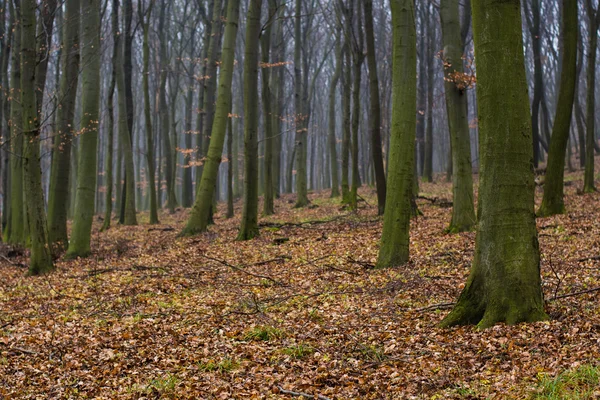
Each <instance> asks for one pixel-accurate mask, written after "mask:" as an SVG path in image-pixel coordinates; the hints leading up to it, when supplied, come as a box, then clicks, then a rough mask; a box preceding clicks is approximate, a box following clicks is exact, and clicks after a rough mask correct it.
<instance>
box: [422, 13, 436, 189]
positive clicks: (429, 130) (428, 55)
mask: <svg viewBox="0 0 600 400" xmlns="http://www.w3.org/2000/svg"><path fill="white" fill-rule="evenodd" d="M425 6H426V7H427V12H426V14H425V15H426V19H427V23H426V25H427V41H426V43H427V45H426V49H425V57H424V60H423V62H424V63H425V65H426V71H427V112H426V114H427V126H426V128H425V143H424V145H425V146H424V153H425V154H424V160H423V181H425V182H433V89H434V87H433V86H434V79H433V77H434V76H433V62H434V57H433V41H434V37H433V36H434V35H435V27H434V26H433V25H432V24H431V22H430V20H431V16H430V15H431V11H430V5H429V3H427V4H426V5H425Z"/></svg>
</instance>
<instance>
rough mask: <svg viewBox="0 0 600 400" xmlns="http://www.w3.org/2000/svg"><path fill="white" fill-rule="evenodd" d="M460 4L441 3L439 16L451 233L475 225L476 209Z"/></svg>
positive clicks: (444, 0)
mask: <svg viewBox="0 0 600 400" xmlns="http://www.w3.org/2000/svg"><path fill="white" fill-rule="evenodd" d="M458 7H459V3H458V0H442V3H441V10H440V15H441V19H442V34H443V37H444V51H443V58H444V59H443V61H444V76H445V79H444V87H445V92H446V110H447V114H448V127H449V129H450V139H451V147H452V171H453V174H452V194H453V203H454V204H453V208H452V221H451V222H450V226H449V228H448V231H450V232H464V231H469V230H471V229H473V227H474V226H475V223H476V218H475V208H474V205H473V170H472V168H471V141H470V132H469V109H468V105H467V88H468V86H469V84H470V81H469V77H468V76H465V74H464V71H463V61H462V55H463V47H464V46H463V43H462V41H461V35H460V20H459V9H458Z"/></svg>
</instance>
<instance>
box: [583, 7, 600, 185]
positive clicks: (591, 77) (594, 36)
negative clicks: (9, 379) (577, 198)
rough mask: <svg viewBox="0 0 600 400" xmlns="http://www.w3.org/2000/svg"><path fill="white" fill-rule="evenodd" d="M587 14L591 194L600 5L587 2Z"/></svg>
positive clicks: (587, 157)
mask: <svg viewBox="0 0 600 400" xmlns="http://www.w3.org/2000/svg"><path fill="white" fill-rule="evenodd" d="M587 13H588V18H589V20H590V24H589V26H590V32H589V35H590V39H589V47H588V64H587V101H586V107H587V110H586V128H587V132H586V137H585V152H586V153H585V174H584V177H583V191H584V192H585V193H591V192H595V191H596V186H595V184H594V142H595V140H596V138H595V135H596V133H595V122H596V112H595V111H596V93H595V91H596V54H597V53H596V52H597V47H598V25H599V22H600V5H598V10H597V11H595V10H594V8H593V6H592V3H591V0H587Z"/></svg>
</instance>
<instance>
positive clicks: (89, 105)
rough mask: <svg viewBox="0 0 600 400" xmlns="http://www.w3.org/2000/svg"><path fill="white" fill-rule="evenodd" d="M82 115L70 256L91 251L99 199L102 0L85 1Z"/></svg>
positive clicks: (82, 8) (82, 44) (83, 13)
mask: <svg viewBox="0 0 600 400" xmlns="http://www.w3.org/2000/svg"><path fill="white" fill-rule="evenodd" d="M81 16H82V18H81V30H82V34H81V48H82V50H81V63H82V65H84V66H85V68H83V72H82V74H81V81H82V92H81V97H82V105H81V110H82V118H81V135H80V137H79V150H80V152H79V154H80V155H81V156H80V157H79V169H78V174H77V194H76V196H75V215H74V218H73V230H72V233H71V242H70V243H69V249H68V251H67V256H69V257H85V256H87V255H89V254H90V252H91V248H90V239H91V232H92V220H93V217H94V203H95V200H96V177H97V171H96V168H97V159H98V158H97V157H98V155H97V154H98V153H97V147H98V120H99V114H100V0H83V1H82V2H81Z"/></svg>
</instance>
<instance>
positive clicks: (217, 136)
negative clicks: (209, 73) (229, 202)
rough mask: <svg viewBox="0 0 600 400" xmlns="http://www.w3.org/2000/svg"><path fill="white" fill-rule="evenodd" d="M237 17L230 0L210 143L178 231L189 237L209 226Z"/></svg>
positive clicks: (235, 2) (228, 98)
mask: <svg viewBox="0 0 600 400" xmlns="http://www.w3.org/2000/svg"><path fill="white" fill-rule="evenodd" d="M238 19H239V0H229V5H228V10H227V25H226V28H225V37H224V41H223V60H222V63H221V72H220V75H219V95H218V100H217V107H216V110H215V118H214V123H213V127H212V134H211V137H210V146H209V148H208V154H207V157H206V162H205V164H204V171H203V173H202V179H201V181H200V187H199V188H198V191H197V193H196V200H195V202H194V207H192V212H191V214H190V218H189V220H188V222H187V225H186V227H185V228H184V230H183V231H182V232H181V236H192V235H195V234H198V233H202V232H205V231H206V229H207V227H208V222H209V216H210V209H211V207H212V200H213V197H214V194H215V187H216V183H217V177H218V173H219V165H220V163H221V157H222V154H223V145H224V142H225V133H226V130H227V121H228V119H229V111H230V110H231V82H232V78H233V65H234V59H235V44H236V36H237V30H238Z"/></svg>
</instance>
